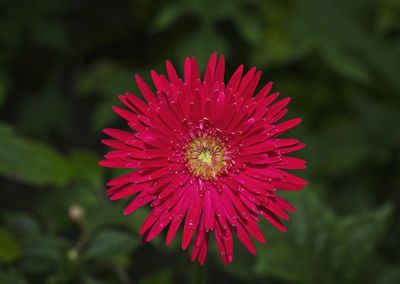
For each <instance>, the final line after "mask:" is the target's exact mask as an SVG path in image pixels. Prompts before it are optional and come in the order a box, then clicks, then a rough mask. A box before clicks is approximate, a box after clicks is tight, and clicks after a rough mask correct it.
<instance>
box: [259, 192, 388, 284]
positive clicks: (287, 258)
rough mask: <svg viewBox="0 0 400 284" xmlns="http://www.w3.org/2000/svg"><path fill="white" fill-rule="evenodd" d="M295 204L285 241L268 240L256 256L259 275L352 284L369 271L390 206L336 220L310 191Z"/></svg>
mask: <svg viewBox="0 0 400 284" xmlns="http://www.w3.org/2000/svg"><path fill="white" fill-rule="evenodd" d="M295 204H296V207H297V209H298V212H297V213H296V216H295V218H294V219H293V220H291V221H290V223H289V224H288V226H287V233H286V235H283V236H282V234H280V235H278V236H277V235H276V234H270V237H269V244H270V245H269V247H268V248H265V249H263V250H260V252H259V259H258V260H259V261H258V264H257V266H256V271H257V272H258V273H260V274H261V275H263V274H267V275H272V276H274V277H278V278H279V279H282V280H285V281H288V282H293V283H328V282H329V281H330V280H331V279H335V281H337V282H340V283H343V282H345V283H357V282H359V280H360V279H363V276H364V275H365V274H367V273H369V271H371V269H373V265H374V264H373V262H371V261H370V258H371V257H372V255H374V253H375V250H376V249H377V246H378V245H379V243H380V242H381V240H382V238H383V236H384V234H385V232H386V230H387V227H388V226H387V225H388V218H389V216H390V214H391V212H392V206H390V205H384V206H382V207H380V208H377V209H375V210H369V211H361V212H357V213H354V214H352V215H348V216H338V215H337V214H335V212H334V211H332V210H331V209H330V208H329V207H327V206H326V205H325V204H324V203H323V202H322V200H320V199H319V198H318V197H317V196H316V195H315V194H314V193H312V192H311V191H310V189H309V190H308V191H307V192H302V193H301V196H300V195H298V199H296V202H295ZM355 250H356V253H355ZM372 276H374V275H372ZM372 276H371V277H372ZM375 276H376V275H375Z"/></svg>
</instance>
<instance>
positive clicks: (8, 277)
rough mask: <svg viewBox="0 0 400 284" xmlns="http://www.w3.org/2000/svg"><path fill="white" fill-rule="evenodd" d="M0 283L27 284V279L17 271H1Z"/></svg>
mask: <svg viewBox="0 0 400 284" xmlns="http://www.w3.org/2000/svg"><path fill="white" fill-rule="evenodd" d="M0 283H4V284H27V283H28V282H27V281H26V280H25V278H24V277H23V276H22V275H20V274H18V273H17V272H16V271H13V270H10V271H1V270H0Z"/></svg>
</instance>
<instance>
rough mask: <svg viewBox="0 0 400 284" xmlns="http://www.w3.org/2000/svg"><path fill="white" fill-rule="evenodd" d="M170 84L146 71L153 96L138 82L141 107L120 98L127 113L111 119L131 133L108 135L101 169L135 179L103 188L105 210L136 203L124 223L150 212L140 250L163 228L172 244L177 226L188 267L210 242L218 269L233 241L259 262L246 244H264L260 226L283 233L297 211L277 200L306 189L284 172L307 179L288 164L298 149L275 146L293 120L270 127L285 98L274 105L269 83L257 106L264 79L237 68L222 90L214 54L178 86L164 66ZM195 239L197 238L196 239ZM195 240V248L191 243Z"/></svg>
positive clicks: (189, 68) (220, 62)
mask: <svg viewBox="0 0 400 284" xmlns="http://www.w3.org/2000/svg"><path fill="white" fill-rule="evenodd" d="M166 68H167V76H164V75H160V74H157V73H156V72H155V71H151V77H152V80H153V83H154V86H155V88H156V92H155V93H154V92H153V90H152V89H151V88H150V87H149V86H148V85H147V84H146V83H145V82H144V81H143V79H142V78H141V77H140V76H136V77H135V79H136V82H137V84H138V86H139V88H140V91H141V92H142V94H143V96H144V98H145V101H143V100H141V99H139V98H138V97H136V96H134V95H133V94H130V93H126V94H125V95H121V96H120V99H121V101H122V102H123V103H124V104H125V106H126V107H127V109H125V108H120V107H114V111H115V112H116V113H117V114H119V115H120V116H121V117H122V118H124V119H125V120H126V121H127V124H128V125H129V127H130V130H129V131H123V130H117V129H105V130H104V132H105V133H106V134H107V135H109V136H110V137H111V138H112V139H108V140H103V141H102V142H103V143H104V144H105V145H108V146H110V147H112V148H114V150H113V151H111V152H109V153H107V154H106V155H105V159H104V160H102V161H101V162H100V165H102V166H105V167H112V168H128V169H137V170H135V171H132V172H130V173H128V174H125V175H123V176H120V177H117V178H115V179H113V180H111V181H109V182H108V183H107V185H108V186H109V189H108V190H107V194H108V195H109V196H111V199H112V200H117V199H121V198H126V197H131V196H133V195H135V197H133V199H132V201H131V202H130V203H129V205H128V206H127V207H126V209H125V211H124V214H130V213H132V212H133V211H135V210H136V209H138V208H139V207H141V206H145V205H147V204H150V207H151V212H150V214H149V215H148V217H147V219H146V220H145V221H144V223H143V225H142V227H141V228H140V233H141V234H143V238H144V240H145V241H146V242H148V241H151V240H152V239H153V238H154V237H155V236H157V235H158V234H160V232H161V231H163V230H164V229H165V228H167V227H168V230H167V234H166V243H167V244H169V243H170V242H171V241H172V239H173V238H174V236H175V234H176V233H177V231H178V229H179V227H180V226H181V225H182V224H183V235H182V248H183V249H184V250H185V249H186V248H187V247H188V246H189V244H190V242H191V240H192V239H193V240H194V241H193V251H192V261H194V260H195V259H198V261H199V262H200V263H201V264H203V263H204V261H205V259H206V254H207V247H208V242H209V239H210V235H212V234H213V235H214V236H215V240H216V242H217V246H218V250H219V252H220V254H221V258H222V260H223V261H224V263H229V262H231V261H232V258H233V233H235V234H236V235H237V237H238V239H239V240H240V241H241V242H242V243H243V245H244V246H245V247H246V248H247V249H248V250H249V251H250V252H251V253H252V254H256V249H255V247H254V245H253V242H252V238H251V237H253V238H255V239H256V240H258V241H259V242H261V243H265V238H264V236H263V234H262V232H261V230H260V228H259V226H258V222H259V220H260V216H261V217H262V218H264V219H266V220H267V221H268V222H269V223H271V224H272V225H273V226H274V227H276V228H277V229H278V230H280V231H283V232H284V231H285V227H284V225H283V224H282V222H281V220H280V219H289V216H288V214H287V212H286V211H292V212H294V211H295V208H294V207H293V206H292V205H291V204H289V203H288V202H287V201H285V200H284V199H282V198H281V197H279V196H278V194H277V190H300V189H302V188H303V187H304V186H305V185H306V184H307V182H306V181H305V180H303V179H301V178H299V177H297V176H295V175H293V174H291V173H288V172H286V171H285V170H293V169H295V170H299V169H305V161H304V160H301V159H298V158H293V157H289V156H286V154H289V153H291V152H294V151H297V150H300V149H302V148H303V147H304V144H303V143H300V142H299V140H297V139H289V138H278V137H279V136H280V135H281V134H283V133H284V132H286V131H287V130H289V129H291V128H293V127H295V126H296V125H298V124H299V123H300V118H295V119H291V120H287V121H284V122H280V123H277V121H278V120H280V119H281V118H282V117H283V116H284V115H285V114H286V112H287V108H286V106H287V105H288V103H289V101H290V98H284V99H281V100H279V101H277V102H274V101H275V100H276V98H277V97H278V93H273V94H270V95H269V94H268V93H269V91H270V90H271V87H272V82H269V83H268V84H266V85H265V86H264V87H263V88H262V89H261V90H260V91H259V92H258V93H257V94H256V95H255V96H253V93H254V92H255V90H256V87H257V84H258V82H259V80H260V77H261V71H259V70H258V71H257V70H256V68H255V67H253V68H251V69H250V70H249V71H248V72H247V73H246V74H245V75H244V76H242V75H243V69H244V68H243V65H241V66H239V68H237V69H236V71H235V73H234V74H233V75H232V77H231V78H230V80H229V81H228V83H227V84H225V83H224V73H225V59H224V56H221V57H220V58H219V59H218V58H217V54H216V53H214V54H213V55H212V56H211V58H210V60H209V62H208V65H207V68H206V71H205V73H204V76H203V79H201V78H200V73H199V69H198V66H197V62H196V60H195V59H194V58H186V60H185V66H184V80H182V79H180V78H179V76H178V74H177V72H176V71H175V69H174V67H173V66H172V64H171V63H170V62H169V61H167V63H166ZM194 235H195V236H194ZM193 237H194V238H193Z"/></svg>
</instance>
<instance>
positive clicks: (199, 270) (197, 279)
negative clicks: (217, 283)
mask: <svg viewBox="0 0 400 284" xmlns="http://www.w3.org/2000/svg"><path fill="white" fill-rule="evenodd" d="M205 283H206V268H205V267H204V266H201V265H199V264H197V263H196V264H194V267H193V284H205Z"/></svg>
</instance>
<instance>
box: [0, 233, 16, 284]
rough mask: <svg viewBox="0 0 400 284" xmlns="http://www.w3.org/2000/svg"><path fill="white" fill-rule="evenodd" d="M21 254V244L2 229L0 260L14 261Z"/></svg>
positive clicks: (0, 234)
mask: <svg viewBox="0 0 400 284" xmlns="http://www.w3.org/2000/svg"><path fill="white" fill-rule="evenodd" d="M20 256H21V248H20V246H19V245H18V244H17V242H16V241H15V240H14V238H13V237H12V236H11V235H10V234H9V233H8V232H7V231H5V230H2V229H0V261H2V262H13V261H15V260H17V259H18V258H19V257H20ZM0 283H4V282H1V281H0Z"/></svg>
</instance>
